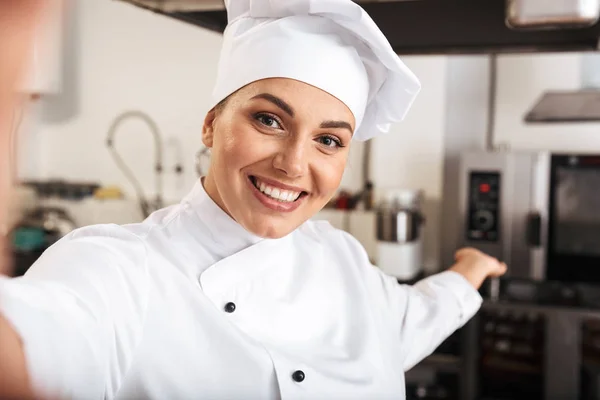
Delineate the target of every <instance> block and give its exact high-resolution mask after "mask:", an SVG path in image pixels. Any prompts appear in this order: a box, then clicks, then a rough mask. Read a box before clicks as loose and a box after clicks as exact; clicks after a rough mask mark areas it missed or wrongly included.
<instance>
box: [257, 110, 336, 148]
mask: <svg viewBox="0 0 600 400" xmlns="http://www.w3.org/2000/svg"><path fill="white" fill-rule="evenodd" d="M253 117H254V119H255V120H256V121H258V122H259V123H260V124H261V125H263V126H265V127H267V128H271V129H283V124H282V123H281V121H280V120H279V118H277V117H276V116H274V115H272V114H268V113H264V112H261V113H256V114H254V116H253ZM264 118H268V119H271V120H273V121H275V122H276V123H277V125H279V127H278V128H275V127H273V126H270V125H268V124H266V123H265V122H264ZM322 139H329V140H331V141H333V142H334V143H335V147H337V148H343V147H345V146H344V145H343V144H342V141H341V140H340V139H338V138H337V137H335V136H333V135H323V136H320V137H319V138H318V139H317V140H318V141H319V142H320V143H322V142H321V140H322ZM322 144H324V143H322ZM324 145H325V144H324ZM325 146H326V147H332V146H327V145H325Z"/></svg>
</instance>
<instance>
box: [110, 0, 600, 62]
mask: <svg viewBox="0 0 600 400" xmlns="http://www.w3.org/2000/svg"><path fill="white" fill-rule="evenodd" d="M115 1H124V2H127V3H131V4H134V5H136V6H139V7H142V8H145V9H147V10H150V11H153V12H156V13H159V14H163V15H165V16H167V17H170V18H175V19H177V20H181V21H184V22H186V23H190V24H194V25H196V26H199V27H202V28H206V29H210V30H213V31H216V32H223V30H224V29H225V26H226V25H227V15H226V12H225V7H224V6H223V1H222V0H115ZM233 1H235V0H233ZM357 3H359V4H360V5H361V6H362V7H363V8H364V9H365V10H366V11H367V12H368V13H369V15H371V17H372V18H373V19H374V20H375V22H376V23H377V25H378V26H379V27H380V28H381V30H382V31H383V33H384V34H385V35H386V37H387V38H388V40H389V41H390V43H391V44H392V46H393V48H394V49H395V50H396V52H397V53H398V54H473V53H507V52H511V53H522V52H561V51H586V50H596V49H597V48H598V41H599V38H600V23H599V22H598V13H599V11H598V8H599V6H598V4H599V3H600V0H396V1H394V0H363V1H360V0H357Z"/></svg>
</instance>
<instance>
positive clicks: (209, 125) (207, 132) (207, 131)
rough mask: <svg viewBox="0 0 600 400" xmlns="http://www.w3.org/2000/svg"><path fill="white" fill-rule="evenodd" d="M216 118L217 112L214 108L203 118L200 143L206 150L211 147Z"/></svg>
mask: <svg viewBox="0 0 600 400" xmlns="http://www.w3.org/2000/svg"><path fill="white" fill-rule="evenodd" d="M216 118H217V111H216V109H215V108H213V109H212V110H210V111H209V112H208V113H207V114H206V117H204V125H202V143H203V144H204V146H206V147H208V148H212V147H213V141H214V135H215V122H216Z"/></svg>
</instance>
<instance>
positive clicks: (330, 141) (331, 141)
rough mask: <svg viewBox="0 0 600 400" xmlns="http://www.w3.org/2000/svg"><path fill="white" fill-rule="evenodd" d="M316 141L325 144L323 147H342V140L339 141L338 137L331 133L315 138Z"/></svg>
mask: <svg viewBox="0 0 600 400" xmlns="http://www.w3.org/2000/svg"><path fill="white" fill-rule="evenodd" d="M317 141H318V142H319V143H321V144H323V145H325V147H330V148H337V147H344V146H343V145H342V142H341V141H340V139H338V138H336V137H335V136H331V135H325V136H321V137H319V138H318V139H317Z"/></svg>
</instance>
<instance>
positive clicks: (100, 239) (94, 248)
mask: <svg viewBox="0 0 600 400" xmlns="http://www.w3.org/2000/svg"><path fill="white" fill-rule="evenodd" d="M148 232H149V229H148V228H147V227H145V226H144V224H132V225H117V224H100V225H89V226H85V227H81V228H77V229H75V230H73V231H71V232H70V233H68V234H67V235H65V236H64V237H62V238H61V239H60V240H58V241H57V242H56V243H54V244H53V245H52V246H50V247H49V248H48V249H47V250H46V251H45V252H44V254H43V255H42V257H41V258H42V260H43V261H49V259H50V260H61V259H62V260H65V259H66V260H69V261H71V262H72V261H75V260H77V259H78V258H83V259H85V260H86V264H93V263H94V262H100V260H104V261H106V260H107V259H111V260H113V261H116V260H119V264H121V263H126V264H137V265H140V264H143V263H145V260H146V257H147V250H146V243H145V237H146V236H147V235H148ZM42 260H40V261H42Z"/></svg>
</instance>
